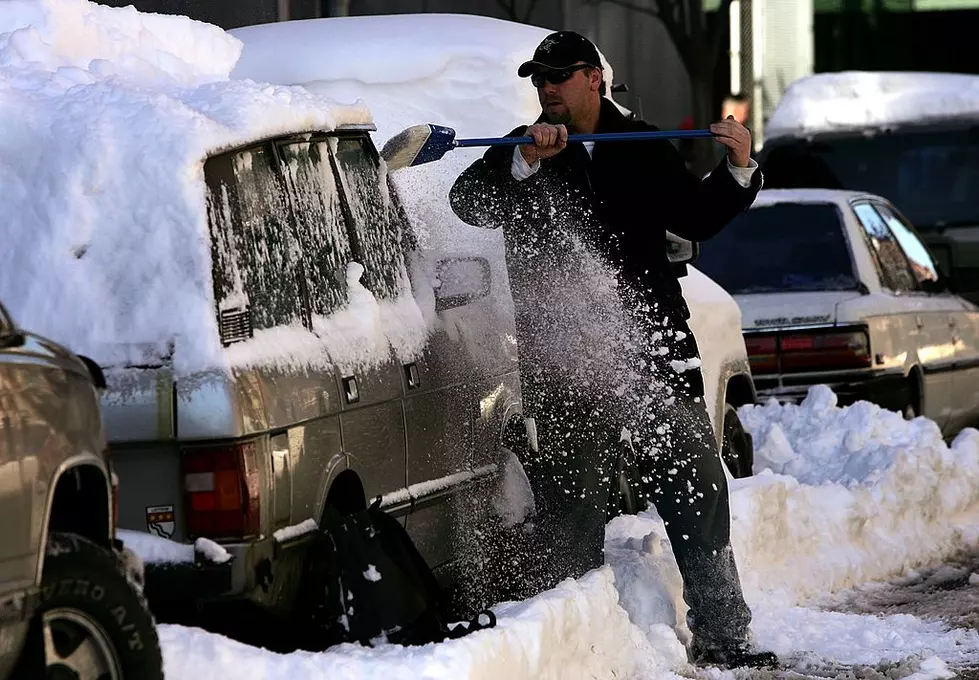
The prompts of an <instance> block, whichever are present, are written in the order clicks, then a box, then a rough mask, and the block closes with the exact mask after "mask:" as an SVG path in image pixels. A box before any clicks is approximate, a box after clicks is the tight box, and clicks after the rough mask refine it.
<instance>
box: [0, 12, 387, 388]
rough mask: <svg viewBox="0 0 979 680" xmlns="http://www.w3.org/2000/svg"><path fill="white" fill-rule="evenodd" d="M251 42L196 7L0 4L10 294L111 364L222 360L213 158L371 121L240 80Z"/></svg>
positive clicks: (6, 289) (0, 153)
mask: <svg viewBox="0 0 979 680" xmlns="http://www.w3.org/2000/svg"><path fill="white" fill-rule="evenodd" d="M240 51H241V43H240V42H239V41H238V40H237V39H236V38H234V37H232V36H230V35H228V34H227V33H226V32H225V31H223V30H221V29H220V28H218V27H216V26H212V25H210V24H206V23H201V22H198V21H192V20H190V19H188V18H186V17H180V16H166V15H159V14H145V13H141V12H137V11H136V10H135V9H134V8H132V7H126V8H113V7H107V6H103V5H99V4H96V3H94V2H88V1H87V0H16V1H15V2H4V8H3V12H0V93H2V96H0V121H2V122H0V204H2V205H3V206H4V213H5V217H4V220H3V222H2V227H0V241H2V242H3V244H4V246H5V247H4V248H3V249H0V299H2V300H3V302H4V304H5V305H6V306H7V308H8V309H9V310H10V312H11V315H12V316H13V319H14V321H15V322H16V323H17V324H18V325H19V326H21V327H23V328H26V329H29V330H31V331H33V332H37V333H39V334H41V335H45V336H48V337H50V338H51V339H53V340H55V341H58V342H61V343H64V344H66V345H68V346H70V347H71V348H72V349H74V350H75V351H77V352H79V353H83V354H86V355H88V356H91V357H92V358H93V359H95V360H96V361H97V362H99V363H101V364H103V365H115V364H118V363H121V362H125V361H128V360H138V359H140V358H141V354H140V352H139V351H137V349H136V348H140V347H142V348H143V349H146V350H147V351H148V352H149V353H150V354H155V355H158V353H159V352H160V351H163V348H164V347H165V346H166V344H167V343H168V342H169V341H174V343H175V353H174V357H173V361H174V368H175V370H176V371H177V372H178V373H181V372H184V371H194V370H198V369H201V368H204V367H208V368H210V367H214V366H218V367H220V366H224V365H226V359H227V357H226V355H225V353H223V352H222V350H221V345H220V342H219V339H218V330H217V323H216V319H215V312H214V301H213V293H212V287H211V254H210V246H209V234H208V226H207V220H206V207H205V186H204V182H203V169H202V161H203V160H204V158H205V157H206V156H207V154H208V153H209V152H211V151H215V150H219V149H224V148H227V147H231V146H236V145H240V144H244V143H247V142H250V141H253V140H256V139H258V138H263V137H268V136H273V135H276V134H280V133H286V132H295V131H305V130H313V129H320V130H328V129H331V128H334V127H335V126H338V125H341V124H348V123H357V124H364V123H369V122H370V121H371V116H370V113H369V112H368V111H367V110H366V108H365V107H363V106H362V105H353V106H351V105H340V104H337V103H336V102H334V101H330V100H327V99H325V98H323V97H321V96H318V95H314V94H312V93H310V92H308V91H306V90H304V89H302V88H296V87H282V86H272V85H268V84H263V83H258V82H251V81H235V80H232V79H230V78H229V75H230V73H231V70H232V68H233V67H234V65H235V63H236V61H237V59H238V57H239V55H240Z"/></svg>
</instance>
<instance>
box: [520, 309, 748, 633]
mask: <svg viewBox="0 0 979 680" xmlns="http://www.w3.org/2000/svg"><path fill="white" fill-rule="evenodd" d="M677 326H679V328H678V327H677ZM670 330H671V333H673V338H674V339H672V340H671V341H670V344H671V350H670V352H669V354H668V355H664V356H659V355H655V356H653V357H652V359H651V363H652V364H653V365H654V366H655V371H653V373H654V375H655V377H656V379H657V380H658V381H659V382H660V383H661V386H660V389H658V390H657V391H655V398H654V400H653V401H652V403H648V404H645V405H644V406H643V407H642V409H640V411H641V412H636V409H633V412H632V413H623V411H624V410H625V409H628V408H629V405H628V403H625V404H624V403H622V402H621V401H619V402H617V401H616V400H615V399H607V400H606V399H602V398H599V399H595V398H594V397H595V395H594V394H592V395H586V394H579V393H576V390H575V389H570V390H569V388H568V385H567V384H562V381H561V380H560V378H559V377H558V378H555V377H554V376H552V375H541V374H539V373H536V372H534V371H533V370H527V371H524V381H525V386H524V390H523V391H524V399H525V412H527V413H528V414H532V415H533V416H534V417H535V419H536V421H537V428H538V436H539V445H540V453H539V455H537V456H531V457H530V459H529V460H528V461H527V462H528V464H527V465H526V468H527V472H528V476H529V477H530V479H531V483H532V485H533V486H534V491H535V495H536V498H537V506H538V515H537V518H536V520H535V522H536V525H537V526H536V527H535V534H536V536H537V538H536V541H537V543H536V545H535V547H534V552H535V554H536V555H537V557H538V567H539V569H538V571H537V577H536V579H535V581H536V583H535V585H536V586H537V588H545V587H551V586H552V585H553V584H554V583H555V582H557V581H559V580H560V579H562V578H566V577H573V578H577V577H579V576H580V575H581V574H583V573H584V572H586V571H588V570H589V569H593V568H595V567H598V566H600V565H601V564H602V563H603V560H604V558H603V546H604V526H605V523H606V519H607V514H606V513H607V503H608V497H609V489H610V484H611V481H610V480H611V479H614V470H613V466H614V463H615V461H616V458H617V454H618V452H619V447H620V446H622V444H620V442H619V439H620V434H621V431H622V426H623V425H625V426H626V427H628V428H629V430H630V432H631V436H632V440H633V449H634V451H635V454H636V463H635V469H636V470H637V471H638V472H639V474H640V477H641V478H642V481H641V483H640V484H639V486H640V487H641V489H642V491H643V496H644V499H645V500H647V501H649V502H651V503H653V504H654V506H655V507H656V510H657V512H658V513H659V515H660V517H662V518H663V520H664V522H665V525H666V531H667V535H668V537H669V539H670V543H671V545H672V548H673V553H674V556H675V557H676V561H677V564H678V566H679V568H680V573H681V575H682V577H683V584H684V591H683V595H684V599H685V600H686V602H687V604H688V605H689V607H690V611H689V614H688V625H689V626H690V629H691V631H692V632H693V633H694V635H695V636H696V637H697V638H698V639H699V641H700V643H701V644H705V645H708V646H727V645H730V644H737V643H740V642H743V641H745V639H746V637H747V633H748V625H749V622H750V620H751V613H750V610H749V609H748V606H747V604H746V603H745V601H744V598H743V596H742V591H741V584H740V579H739V575H738V570H737V567H736V565H735V561H734V555H733V552H732V550H731V545H730V507H729V501H728V489H727V481H726V478H725V476H724V470H723V468H722V462H721V458H720V456H719V455H718V451H717V445H716V441H715V438H714V431H713V428H712V426H711V422H710V419H709V416H708V414H707V409H706V405H705V403H704V400H703V393H704V391H703V378H702V376H701V373H700V370H699V369H694V370H688V371H683V372H677V371H676V370H674V369H673V367H672V366H671V365H670V361H671V360H674V359H677V358H679V359H682V360H686V359H690V358H693V357H696V356H697V355H698V352H697V347H696V343H695V341H694V339H693V335H692V333H690V331H689V329H687V328H686V324H682V323H681V324H676V322H674V326H673V328H672V329H670ZM676 330H680V331H681V334H682V339H679V340H677V339H675V337H676V336H675V333H676ZM525 365H526V364H525ZM522 370H523V368H522ZM627 401H628V400H627ZM640 507H645V504H644V503H641V504H640Z"/></svg>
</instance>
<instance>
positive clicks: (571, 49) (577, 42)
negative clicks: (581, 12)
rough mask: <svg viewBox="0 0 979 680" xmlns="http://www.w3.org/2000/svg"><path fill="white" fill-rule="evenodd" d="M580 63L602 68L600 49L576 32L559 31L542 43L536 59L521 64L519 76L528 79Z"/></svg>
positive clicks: (538, 48)
mask: <svg viewBox="0 0 979 680" xmlns="http://www.w3.org/2000/svg"><path fill="white" fill-rule="evenodd" d="M579 61H583V62H585V63H586V64H591V65H592V66H594V67H596V68H602V59H601V57H600V56H598V48H597V47H595V45H594V44H592V41H591V40H589V39H588V38H586V37H585V36H583V35H580V34H578V33H575V32H574V31H558V32H557V33H551V34H550V35H549V36H547V37H546V38H544V39H543V40H542V41H541V43H540V45H538V46H537V49H536V50H535V51H534V58H533V59H531V60H530V61H525V62H524V63H523V64H521V65H520V68H519V69H517V75H518V76H520V77H521V78H526V77H528V76H532V75H533V74H535V73H539V72H540V71H548V70H561V69H565V68H568V67H569V66H572V65H573V64H576V63H578V62H579Z"/></svg>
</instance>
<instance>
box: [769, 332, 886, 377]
mask: <svg viewBox="0 0 979 680" xmlns="http://www.w3.org/2000/svg"><path fill="white" fill-rule="evenodd" d="M779 349H780V350H781V352H780V359H781V366H782V370H783V371H819V370H822V371H831V370H840V369H847V368H869V367H870V366H872V365H873V362H872V360H871V356H870V340H869V339H868V337H867V334H866V333H865V332H864V331H846V332H840V333H813V334H805V333H794V334H792V335H784V336H782V338H781V339H780V340H779Z"/></svg>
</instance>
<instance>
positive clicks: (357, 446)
mask: <svg viewBox="0 0 979 680" xmlns="http://www.w3.org/2000/svg"><path fill="white" fill-rule="evenodd" d="M372 130H373V126H371V125H364V124H357V125H346V126H340V127H339V128H338V129H336V130H334V131H330V132H316V133H301V134H289V135H282V136H277V137H275V138H271V139H265V140H262V141H258V142H256V143H254V144H250V145H248V146H244V147H240V148H234V149H230V150H226V151H223V152H221V153H217V154H215V155H212V156H210V157H208V158H206V159H202V161H203V173H202V180H203V181H204V182H205V183H206V194H207V203H208V222H209V225H208V226H209V231H210V237H211V240H210V249H211V255H212V258H211V259H212V272H211V281H210V282H208V285H209V286H210V288H211V289H212V290H213V297H214V300H215V307H214V314H215V317H216V320H217V322H218V328H219V331H220V340H221V345H222V347H223V351H224V352H227V353H234V352H237V351H239V349H240V348H241V347H247V346H249V343H250V342H251V344H252V345H254V344H255V341H256V340H258V339H261V342H262V346H261V347H260V348H259V349H260V350H261V352H262V353H264V354H265V355H267V356H271V357H273V358H274V356H275V350H276V345H275V342H276V340H275V338H276V337H277V336H276V334H275V333H276V332H283V333H288V332H289V330H290V329H295V328H301V329H305V330H306V331H309V332H310V333H312V334H313V336H314V337H316V338H317V340H316V343H317V345H316V346H315V347H312V348H310V351H313V352H318V351H322V352H324V353H326V354H331V355H332V354H333V353H338V354H339V355H344V356H345V355H346V354H351V353H352V354H356V350H357V347H349V346H344V347H340V346H341V345H344V344H345V343H346V345H350V343H352V342H353V343H356V340H352V339H351V338H350V337H346V336H345V335H344V333H343V327H342V325H340V326H334V327H331V328H324V327H323V326H322V324H321V323H320V321H318V320H322V319H325V318H327V319H328V318H332V317H335V315H337V314H342V312H343V310H344V309H347V308H349V305H351V304H352V303H353V302H355V300H353V298H354V297H356V296H359V295H362V293H363V290H362V289H360V288H357V286H359V284H358V283H357V282H356V278H357V276H356V275H357V274H360V282H361V283H362V284H363V287H364V288H366V289H367V290H368V291H369V292H370V293H371V294H372V295H373V296H374V298H376V300H377V302H378V304H380V305H385V304H389V305H396V301H397V300H398V299H403V296H405V295H408V296H411V297H413V299H414V302H415V303H416V305H417V308H418V309H420V310H422V312H423V313H424V314H426V315H427V316H428V318H427V319H426V324H425V326H426V328H427V331H426V335H425V337H424V338H423V342H422V343H421V345H420V346H419V347H417V348H416V349H415V351H413V352H411V353H410V354H409V355H406V354H405V352H404V351H402V350H401V349H399V348H398V347H393V346H392V347H389V348H387V349H386V351H385V353H384V354H383V355H382V356H381V357H380V358H378V357H377V356H375V357H374V360H373V361H372V362H370V363H358V362H355V361H354V362H343V361H336V362H333V363H332V367H331V368H329V369H323V370H318V369H309V368H308V367H295V366H290V365H288V364H287V363H283V362H281V361H278V362H277V361H274V360H272V361H264V362H262V361H256V362H253V363H252V364H251V365H249V366H246V367H244V368H236V369H234V370H231V371H214V372H210V371H203V372H200V373H199V374H194V375H191V376H183V377H179V378H178V379H175V372H174V370H173V366H172V354H171V355H169V356H168V355H167V353H166V352H162V353H157V355H155V356H147V357H145V358H144V359H142V360H141V361H140V362H138V363H137V362H132V363H130V364H127V365H119V366H107V367H104V368H105V375H106V380H107V383H108V388H109V389H108V391H107V393H106V395H105V397H104V398H103V400H102V409H103V414H104V418H105V423H106V428H107V433H108V439H109V446H110V449H111V452H112V460H113V465H114V467H115V470H116V472H117V473H118V475H119V477H120V479H121V488H122V492H121V493H120V496H119V524H120V527H122V528H123V529H128V530H132V531H141V532H146V533H149V534H152V535H153V536H155V537H157V538H159V539H166V540H169V541H174V542H178V543H183V544H188V543H191V542H194V541H195V539H197V538H200V537H204V538H207V539H210V540H212V541H215V542H217V543H219V544H220V545H221V546H222V547H223V548H224V549H225V550H226V551H227V552H228V553H229V554H230V555H231V557H232V559H230V560H226V561H221V560H214V559H211V558H210V557H209V553H208V552H207V551H204V552H198V553H197V554H196V559H195V563H194V564H184V565H179V564H178V565H169V564H162V563H161V564H154V563H149V564H147V579H146V581H147V582H146V589H147V594H148V596H149V597H150V601H151V603H154V604H155V605H156V604H161V603H165V602H172V601H174V600H186V601H190V602H196V603H200V602H204V601H214V600H238V601H241V600H246V601H249V602H251V603H254V604H257V605H259V606H260V607H263V608H267V609H270V610H276V611H279V612H283V613H288V612H290V611H293V607H294V606H295V604H296V599H297V593H298V592H302V588H303V584H302V577H301V575H302V573H303V571H304V569H315V568H317V565H310V564H308V563H307V554H308V553H309V554H311V553H310V551H308V550H306V549H305V548H306V547H307V544H308V541H309V539H310V538H311V537H312V536H313V535H314V534H315V532H316V529H317V527H318V525H319V524H320V522H321V519H322V517H323V513H324V509H325V508H326V507H327V506H332V507H335V508H337V509H338V510H340V511H341V512H346V511H353V510H356V509H358V508H361V507H364V503H365V499H368V500H369V499H372V498H374V497H377V496H381V497H382V508H384V509H386V510H387V511H389V512H391V513H392V514H394V515H395V516H397V517H399V518H400V519H401V521H402V522H404V524H405V525H406V527H407V530H408V532H409V533H410V535H411V536H412V538H413V539H414V541H415V542H416V544H417V545H418V547H419V549H420V551H421V552H422V554H423V556H424V557H425V559H426V560H427V561H428V563H429V564H430V565H431V566H433V568H435V570H436V573H437V574H439V575H443V576H449V575H451V574H452V573H454V570H453V569H451V568H452V567H454V566H457V565H458V563H459V560H458V559H457V558H458V557H459V556H460V555H462V554H465V555H467V556H470V557H471V556H472V552H471V550H469V549H468V548H466V549H463V548H461V546H463V545H467V546H470V547H471V543H472V538H473V537H474V536H475V535H476V534H474V532H473V530H472V529H473V526H472V523H473V522H476V521H478V517H479V516H482V515H483V514H485V512H486V511H487V509H488V508H490V507H491V506H492V503H489V502H488V501H487V499H491V498H492V497H493V493H494V492H495V489H496V485H497V484H499V483H500V474H501V471H502V470H503V469H504V468H505V467H506V466H505V465H504V463H505V462H506V461H507V460H509V459H510V458H512V456H511V457H510V458H505V456H509V454H508V453H507V451H508V449H507V448H506V447H505V446H504V444H505V441H504V440H505V439H506V438H509V439H511V440H513V441H526V440H527V434H526V432H525V425H524V421H523V417H522V415H521V410H520V388H519V377H518V371H517V355H516V341H515V333H514V328H513V318H512V310H511V305H512V303H511V302H510V295H509V288H508V282H507V278H506V272H505V263H504V260H503V255H502V245H501V247H500V252H499V254H498V257H496V256H494V255H493V253H486V252H481V251H478V250H477V249H475V248H474V249H473V250H472V251H468V250H467V251H465V252H446V251H440V250H438V249H437V248H436V247H435V246H432V247H425V248H423V247H421V246H420V245H419V242H418V241H419V239H418V237H417V233H416V232H417V230H416V229H414V228H413V226H412V224H411V223H410V221H409V220H408V218H407V216H406V214H405V212H404V210H403V208H402V207H401V205H400V203H399V201H398V197H397V194H396V192H395V191H394V190H393V189H392V188H391V187H390V185H389V183H388V180H387V176H386V173H385V171H384V165H383V164H382V163H381V162H380V158H379V154H378V152H377V150H376V148H375V146H374V144H373V142H372V140H371V137H370V132H371V131H372ZM190 245H191V244H188V247H190ZM195 245H196V244H195ZM351 263H359V265H360V267H362V270H361V269H360V267H358V265H357V264H354V265H351ZM351 271H353V274H354V278H353V280H351V278H350V274H351ZM272 331H274V332H272ZM202 332H204V331H203V330H202ZM259 335H260V336H261V338H258V337H257V336H259ZM335 350H337V352H334V351H335ZM339 350H343V351H339ZM345 363H346V365H345ZM512 446H514V445H511V447H512ZM304 604H309V603H304Z"/></svg>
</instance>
